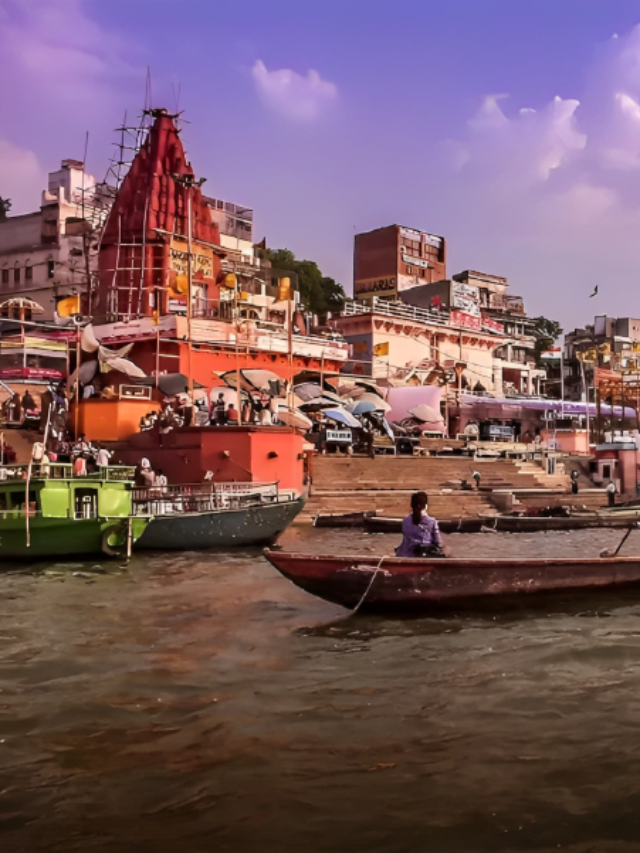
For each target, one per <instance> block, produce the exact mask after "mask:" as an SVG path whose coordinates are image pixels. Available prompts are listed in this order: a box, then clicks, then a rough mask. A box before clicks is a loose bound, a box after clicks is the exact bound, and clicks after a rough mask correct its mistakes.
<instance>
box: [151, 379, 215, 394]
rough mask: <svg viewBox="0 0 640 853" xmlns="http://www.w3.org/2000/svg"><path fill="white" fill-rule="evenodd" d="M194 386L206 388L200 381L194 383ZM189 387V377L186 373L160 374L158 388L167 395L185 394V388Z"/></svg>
mask: <svg viewBox="0 0 640 853" xmlns="http://www.w3.org/2000/svg"><path fill="white" fill-rule="evenodd" d="M193 386H194V388H204V385H202V384H201V383H200V382H194V383H193ZM188 387H189V379H188V377H187V376H185V375H184V373H161V374H160V375H159V376H158V388H159V389H160V391H162V393H163V394H164V395H165V396H166V397H175V396H176V395H177V394H183V393H184V389H185V388H188Z"/></svg>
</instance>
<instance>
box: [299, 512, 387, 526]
mask: <svg viewBox="0 0 640 853" xmlns="http://www.w3.org/2000/svg"><path fill="white" fill-rule="evenodd" d="M375 515H376V511H375V510H372V511H371V512H346V513H327V514H326V515H322V514H321V513H319V514H318V515H316V517H315V518H314V519H313V526H314V527H362V526H363V524H366V522H367V521H368V519H370V518H374V517H375Z"/></svg>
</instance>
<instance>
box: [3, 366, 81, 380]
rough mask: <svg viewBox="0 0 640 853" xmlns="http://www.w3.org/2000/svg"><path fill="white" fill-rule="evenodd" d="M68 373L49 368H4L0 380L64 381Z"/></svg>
mask: <svg viewBox="0 0 640 853" xmlns="http://www.w3.org/2000/svg"><path fill="white" fill-rule="evenodd" d="M65 377H66V373H64V372H63V371H62V370H53V369H52V368H48V367H2V368H0V379H14V380H15V379H40V380H42V379H64V378H65Z"/></svg>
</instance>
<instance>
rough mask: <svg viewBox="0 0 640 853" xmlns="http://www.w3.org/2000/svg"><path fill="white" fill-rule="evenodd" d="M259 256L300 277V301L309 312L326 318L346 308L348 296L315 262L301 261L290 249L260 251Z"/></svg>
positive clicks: (274, 265) (277, 267)
mask: <svg viewBox="0 0 640 853" xmlns="http://www.w3.org/2000/svg"><path fill="white" fill-rule="evenodd" d="M259 255H260V257H262V258H267V259H268V260H270V261H271V265H272V266H273V267H275V268H276V269H280V270H291V272H295V273H296V274H297V276H298V286H299V288H300V300H301V302H302V304H303V305H304V307H305V309H306V310H307V311H311V313H312V314H317V315H318V317H324V316H325V315H326V313H327V311H331V312H332V313H336V312H338V311H341V310H342V308H343V307H344V301H345V299H346V294H345V292H344V289H343V287H342V285H341V284H338V282H337V281H335V280H334V279H332V278H329V276H326V275H322V272H321V270H320V268H319V267H318V265H317V264H316V262H315V261H306V260H305V261H301V260H298V259H297V258H296V256H295V255H294V254H293V252H292V251H291V250H290V249H260V250H259Z"/></svg>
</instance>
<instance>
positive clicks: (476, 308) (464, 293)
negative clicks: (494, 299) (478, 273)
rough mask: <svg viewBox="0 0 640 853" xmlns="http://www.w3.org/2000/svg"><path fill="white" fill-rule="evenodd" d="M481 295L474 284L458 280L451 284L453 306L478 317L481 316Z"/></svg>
mask: <svg viewBox="0 0 640 853" xmlns="http://www.w3.org/2000/svg"><path fill="white" fill-rule="evenodd" d="M479 296H480V293H479V291H478V288H477V287H473V285H468V284H461V283H459V282H456V281H454V282H452V284H451V307H452V308H454V309H457V310H458V311H463V312H464V313H465V314H470V315H471V316H472V317H477V318H478V319H479V318H480V305H479V304H478V299H479Z"/></svg>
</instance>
